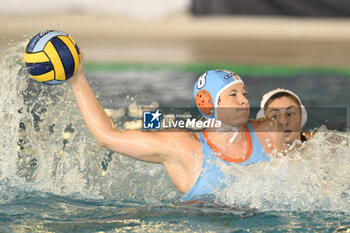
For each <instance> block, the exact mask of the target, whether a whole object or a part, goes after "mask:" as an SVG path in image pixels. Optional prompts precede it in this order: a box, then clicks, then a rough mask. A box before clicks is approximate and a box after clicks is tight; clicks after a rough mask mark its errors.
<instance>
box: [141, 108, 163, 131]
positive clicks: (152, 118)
mask: <svg viewBox="0 0 350 233" xmlns="http://www.w3.org/2000/svg"><path fill="white" fill-rule="evenodd" d="M161 115H162V113H160V112H159V110H157V111H156V112H149V111H148V112H143V128H144V129H160V116H161Z"/></svg>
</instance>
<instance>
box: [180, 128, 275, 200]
mask: <svg viewBox="0 0 350 233" xmlns="http://www.w3.org/2000/svg"><path fill="white" fill-rule="evenodd" d="M247 128H248V129H249V135H250V138H251V142H252V143H251V145H252V152H251V154H250V157H249V158H248V159H247V160H245V161H243V162H239V163H236V164H237V165H243V166H246V165H250V164H255V163H259V162H266V161H268V160H269V158H268V156H267V154H266V152H265V150H264V148H263V147H262V146H261V144H260V142H259V139H258V137H257V136H256V135H255V133H254V130H253V128H252V126H251V125H250V124H249V123H247ZM198 136H199V140H200V142H201V147H202V153H203V165H202V170H201V172H200V174H199V177H198V178H197V180H196V182H195V184H194V185H193V187H192V189H191V190H190V191H189V192H187V193H185V194H184V196H183V200H184V201H191V200H198V199H211V198H212V196H213V194H212V191H213V189H214V188H218V189H222V188H224V187H225V179H226V177H225V175H224V174H223V172H222V171H221V169H220V167H219V165H218V164H217V162H218V161H221V162H224V163H226V164H228V165H230V162H227V161H225V160H223V159H221V158H219V157H218V156H217V155H215V153H214V152H213V150H212V148H211V147H210V146H209V144H208V143H207V141H206V140H205V137H204V136H203V132H200V133H199V134H198ZM248 156H249V155H248ZM231 179H232V178H231Z"/></svg>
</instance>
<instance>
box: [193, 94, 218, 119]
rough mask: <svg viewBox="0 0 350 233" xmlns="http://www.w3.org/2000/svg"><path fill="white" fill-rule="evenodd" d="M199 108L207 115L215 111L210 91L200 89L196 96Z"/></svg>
mask: <svg viewBox="0 0 350 233" xmlns="http://www.w3.org/2000/svg"><path fill="white" fill-rule="evenodd" d="M195 101H196V104H197V106H198V108H199V109H200V110H201V111H202V113H204V114H205V115H207V116H211V115H212V114H213V113H214V102H213V99H212V97H211V95H210V93H209V92H208V91H206V90H200V91H199V92H198V93H197V95H196V98H195Z"/></svg>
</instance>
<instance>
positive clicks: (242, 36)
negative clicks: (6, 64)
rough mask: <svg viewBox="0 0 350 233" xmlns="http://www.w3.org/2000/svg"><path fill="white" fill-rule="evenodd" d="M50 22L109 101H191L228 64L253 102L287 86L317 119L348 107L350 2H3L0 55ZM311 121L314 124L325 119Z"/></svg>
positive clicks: (49, 26)
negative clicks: (74, 46) (199, 82)
mask: <svg viewBox="0 0 350 233" xmlns="http://www.w3.org/2000/svg"><path fill="white" fill-rule="evenodd" d="M46 29H57V30H62V31H65V32H67V33H69V34H70V35H71V36H72V37H73V38H74V39H75V40H76V41H77V43H78V45H79V47H80V48H82V50H83V51H84V54H85V60H86V63H85V64H86V66H85V68H86V70H87V71H88V72H89V75H88V76H89V77H90V78H91V79H93V80H95V81H97V83H98V85H96V87H94V89H95V90H96V92H97V93H99V96H100V97H101V101H102V103H103V105H104V106H105V107H106V108H125V107H127V106H128V105H129V104H130V102H132V101H131V100H127V101H126V102H125V101H123V100H125V99H126V97H129V96H131V97H132V100H134V97H139V98H138V99H137V98H136V101H137V103H138V104H150V103H152V102H154V101H156V102H158V103H159V104H161V105H164V104H165V105H171V106H193V99H192V87H193V83H194V82H195V80H196V79H197V77H198V76H199V75H200V74H201V73H203V72H204V71H206V70H208V69H217V68H224V69H229V70H234V71H235V72H237V73H238V74H239V75H241V76H242V77H244V80H245V83H246V86H247V87H248V91H249V92H248V99H249V101H250V105H251V106H253V107H258V106H259V103H260V99H261V97H262V95H263V94H264V93H266V92H267V91H270V90H271V89H273V88H279V87H280V88H288V89H290V90H292V91H294V92H296V93H297V94H298V95H299V96H300V98H301V99H302V101H303V102H304V105H305V106H306V107H307V108H308V109H311V108H316V113H315V114H314V115H315V117H314V119H316V118H317V119H319V118H321V119H323V120H329V121H332V120H331V115H335V116H337V115H338V114H337V113H334V112H335V111H334V110H333V109H332V107H337V108H343V110H344V109H345V111H343V112H345V114H346V113H347V115H348V116H349V115H350V113H349V109H350V108H349V105H350V94H349V93H350V92H349V87H350V79H349V77H350V67H349V61H350V43H349V42H350V2H349V1H348V0H333V1H327V0H283V1H278V0H277V1H276V0H245V1H239V0H173V1H164V0H100V1H95V0H75V1H70V0H61V1H49V0H32V1H30V2H27V1H24V0H2V1H1V2H0V35H1V37H0V51H1V53H6V52H5V51H6V49H7V48H8V47H10V46H13V45H16V44H17V43H19V42H24V41H28V40H29V39H30V38H31V37H32V36H34V35H35V34H36V33H38V32H40V31H43V30H46ZM154 70H156V71H157V72H154ZM169 83H170V84H171V85H169ZM317 108H326V110H325V112H328V113H329V114H327V113H326V114H324V113H319V112H318V110H317ZM256 111H257V109H255V110H254V109H252V114H251V117H252V118H255V112H256ZM322 112H324V109H323V110H322ZM348 116H342V119H344V118H345V119H349V117H348ZM312 122H314V124H312V125H310V126H309V128H313V127H316V126H319V125H320V123H319V121H318V120H312V119H311V120H309V123H312ZM348 122H349V120H348ZM343 123H344V122H343ZM345 125H347V126H348V128H349V126H350V124H349V123H347V124H345ZM343 129H344V127H342V128H341V130H343Z"/></svg>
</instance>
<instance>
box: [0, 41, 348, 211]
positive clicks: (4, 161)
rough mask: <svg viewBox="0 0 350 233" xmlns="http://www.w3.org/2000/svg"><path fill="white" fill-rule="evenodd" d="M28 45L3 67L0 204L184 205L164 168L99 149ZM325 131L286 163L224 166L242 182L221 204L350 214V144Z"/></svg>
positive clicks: (66, 93)
mask: <svg viewBox="0 0 350 233" xmlns="http://www.w3.org/2000/svg"><path fill="white" fill-rule="evenodd" d="M25 44H26V43H20V44H18V45H16V46H14V47H11V48H9V49H8V50H7V51H6V52H5V54H4V56H3V58H1V63H0V64H1V65H0V71H1V79H0V88H1V89H0V101H1V103H2V110H1V112H0V122H1V124H0V130H1V132H2V137H1V139H0V140H1V145H2V147H1V149H0V156H1V157H0V193H1V197H0V203H3V202H5V203H7V202H10V201H11V200H13V199H16V198H20V197H23V195H26V194H28V193H30V192H36V193H43V194H44V195H45V193H53V194H55V195H59V196H65V195H68V196H73V197H76V198H98V199H100V198H104V199H108V200H119V201H122V200H129V201H130V200H133V201H140V202H144V203H159V202H162V201H165V202H167V201H170V202H174V201H177V200H179V197H180V195H179V193H178V192H177V191H176V190H175V188H174V186H173V185H172V184H171V181H170V179H169V178H168V177H167V174H166V171H165V169H164V168H163V167H162V166H160V165H154V164H147V163H144V162H139V161H135V160H132V159H129V158H127V157H124V156H122V155H119V154H117V153H112V152H111V151H109V150H107V149H104V148H102V147H100V146H99V145H98V144H97V143H96V141H95V140H94V138H93V137H92V135H91V134H90V132H89V131H88V129H87V128H86V126H85V123H84V122H83V119H82V117H81V114H80V112H79V109H78V107H77V105H76V103H75V100H74V97H73V94H72V92H71V90H70V87H69V85H68V84H67V83H65V84H62V85H59V86H48V85H44V84H40V83H37V82H35V81H34V80H33V79H32V78H31V77H29V75H28V74H27V72H26V71H25V69H24V68H23V67H24V66H23V62H22V56H23V51H24V46H25ZM90 81H91V80H90ZM125 111H127V110H125ZM321 131H322V132H320V133H318V134H317V135H316V136H315V137H314V138H313V139H312V140H311V141H309V142H307V143H306V144H305V145H304V146H302V147H301V148H299V149H298V150H296V151H294V152H293V153H291V154H290V155H288V156H285V157H283V158H279V159H273V160H272V161H271V162H269V163H260V164H256V165H251V166H247V167H243V166H233V168H232V167H224V170H225V172H226V173H228V174H232V175H234V176H236V182H233V183H230V184H228V185H227V188H226V189H225V190H223V192H220V193H217V197H218V202H220V203H223V204H224V205H229V206H246V207H249V208H257V209H259V210H266V211H270V210H272V211H278V210H292V211H293V210H303V211H305V210H306V211H307V210H310V211H316V210H321V211H322V210H324V211H343V212H350V204H349V203H350V193H349V192H350V191H349V190H350V173H349V172H348V171H349V170H350V159H349V154H350V153H349V137H348V135H347V134H346V133H339V132H334V131H328V130H326V129H322V130H321Z"/></svg>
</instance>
